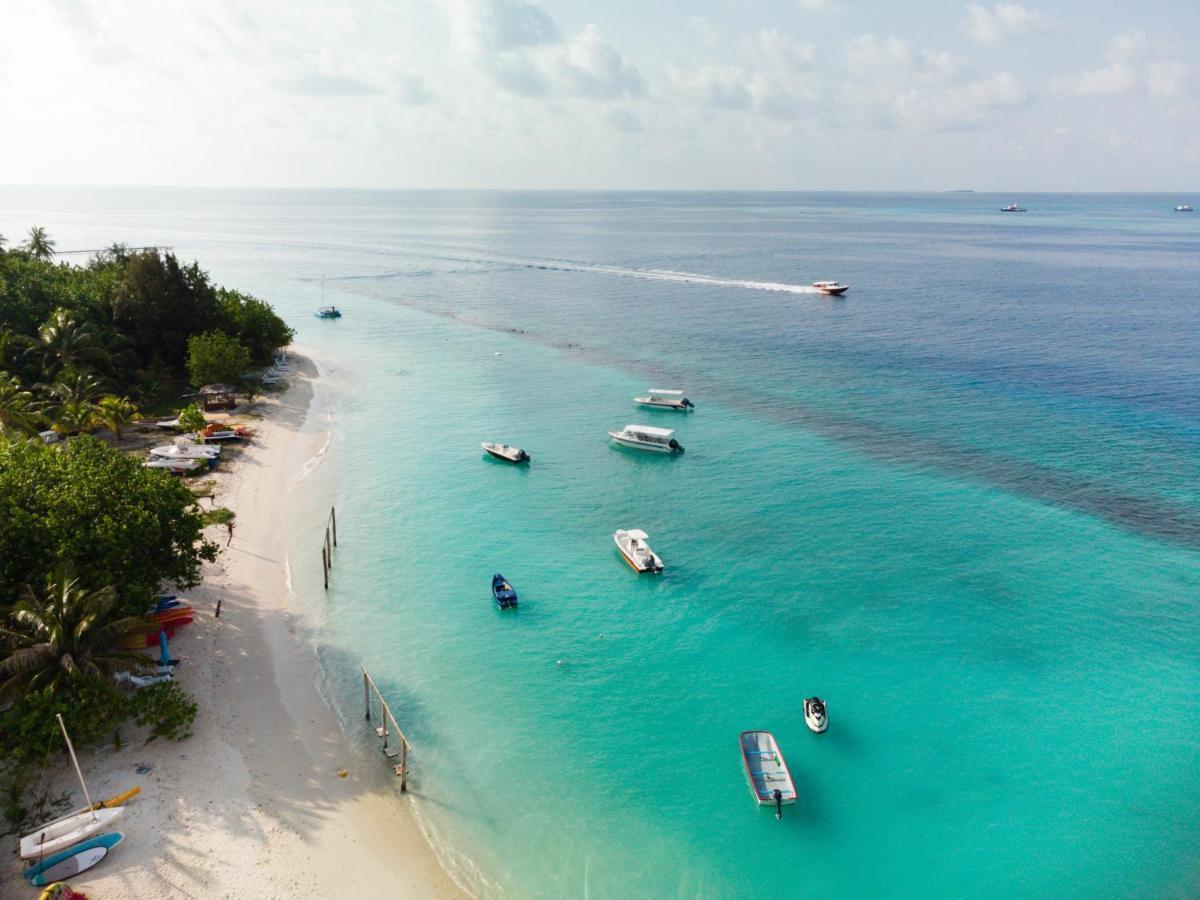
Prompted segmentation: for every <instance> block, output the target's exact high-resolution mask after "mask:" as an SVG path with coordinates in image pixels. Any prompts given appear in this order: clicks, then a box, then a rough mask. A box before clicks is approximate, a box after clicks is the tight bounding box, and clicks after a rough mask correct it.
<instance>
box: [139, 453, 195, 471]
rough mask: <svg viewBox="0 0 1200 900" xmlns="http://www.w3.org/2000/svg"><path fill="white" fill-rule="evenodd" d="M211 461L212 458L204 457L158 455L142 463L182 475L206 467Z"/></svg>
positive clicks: (148, 467) (147, 466)
mask: <svg viewBox="0 0 1200 900" xmlns="http://www.w3.org/2000/svg"><path fill="white" fill-rule="evenodd" d="M210 462H211V460H204V459H166V458H163V457H160V456H156V457H152V458H150V459H148V460H147V461H146V462H144V463H142V465H143V466H144V467H145V468H147V469H165V470H166V471H168V472H174V473H175V474H176V475H182V474H184V473H185V472H194V471H196V470H197V469H201V468H204V467H205V466H207V465H209V463H210Z"/></svg>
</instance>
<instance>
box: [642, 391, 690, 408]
mask: <svg viewBox="0 0 1200 900" xmlns="http://www.w3.org/2000/svg"><path fill="white" fill-rule="evenodd" d="M633 402H634V403H640V404H641V405H642V406H655V407H658V408H659V409H679V410H683V411H684V412H687V411H688V410H692V409H695V408H696V404H694V403H693V402H692V401H691V400H689V399H688V398H687V397H685V396H683V391H667V390H660V389H659V388H650V390H649V391H647V392H646V396H645V397H634V398H633Z"/></svg>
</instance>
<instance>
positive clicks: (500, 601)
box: [492, 572, 517, 609]
mask: <svg viewBox="0 0 1200 900" xmlns="http://www.w3.org/2000/svg"><path fill="white" fill-rule="evenodd" d="M492 599H494V600H495V601H496V605H497V606H498V607H500V608H501V609H516V608H517V592H516V590H514V589H513V586H512V585H511V584H509V583H508V579H506V578H505V577H504V576H503V575H501V574H500V573H499V572H497V573H496V574H495V575H493V576H492Z"/></svg>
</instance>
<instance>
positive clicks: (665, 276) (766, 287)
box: [330, 250, 820, 294]
mask: <svg viewBox="0 0 1200 900" xmlns="http://www.w3.org/2000/svg"><path fill="white" fill-rule="evenodd" d="M397 252H399V253H402V254H404V255H405V256H412V257H418V258H420V259H433V260H438V261H440V262H455V263H471V264H475V265H492V266H507V267H510V268H514V269H541V270H543V271H547V272H586V273H590V274H593V275H614V276H617V277H619V278H640V279H643V280H646V281H668V282H675V283H677V284H702V285H709V286H711V287H736V288H746V289H749V290H755V291H778V292H782V293H786V294H819V293H820V291H818V290H817V289H816V288H814V287H812V286H810V285H807V284H789V283H787V282H783V281H753V280H751V279H746V278H721V277H718V276H716V275H700V274H697V273H695V272H676V271H674V270H672V269H634V268H627V267H625V266H610V265H604V264H602V263H584V262H575V261H573V260H560V259H521V258H518V257H508V256H491V255H473V256H465V255H463V256H459V255H452V254H446V253H435V252H429V251H421V250H400V251H397ZM408 274H409V273H407V272H394V273H389V274H385V275H377V276H373V277H377V278H389V277H400V276H404V275H408ZM350 277H351V278H353V277H363V276H350ZM366 277H372V276H366ZM330 280H334V279H330Z"/></svg>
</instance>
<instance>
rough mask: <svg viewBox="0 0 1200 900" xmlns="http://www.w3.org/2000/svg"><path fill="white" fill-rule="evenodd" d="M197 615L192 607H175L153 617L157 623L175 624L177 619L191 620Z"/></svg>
mask: <svg viewBox="0 0 1200 900" xmlns="http://www.w3.org/2000/svg"><path fill="white" fill-rule="evenodd" d="M195 615H196V611H195V610H194V609H192V608H191V607H190V606H173V607H171V608H170V609H164V610H163V611H162V612H157V613H155V614H154V615H153V616H151V618H152V619H154V621H155V622H174V621H175V620H176V619H185V618H186V619H191V618H194V617H195Z"/></svg>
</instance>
